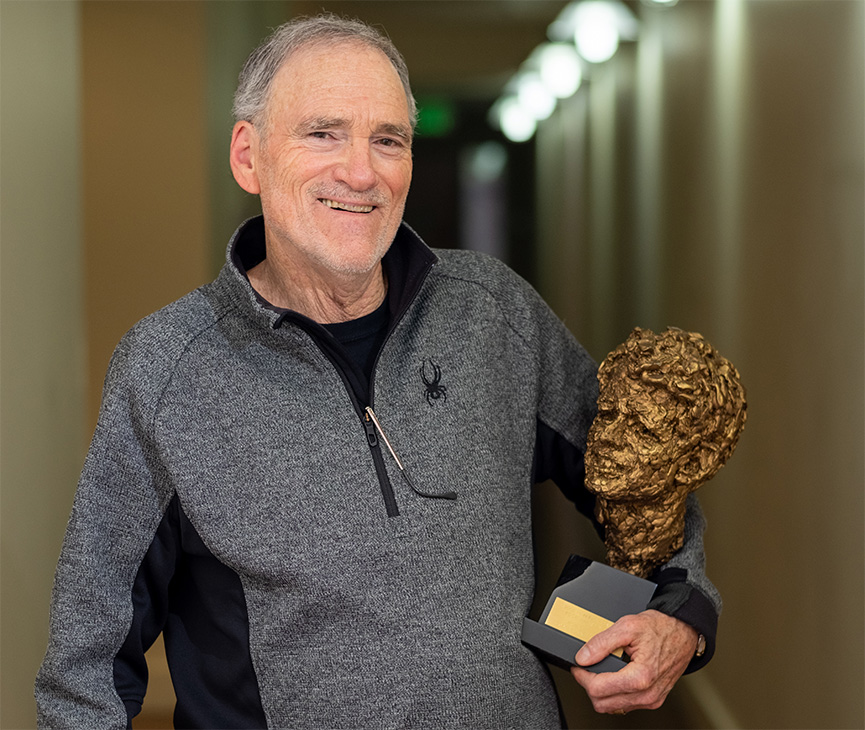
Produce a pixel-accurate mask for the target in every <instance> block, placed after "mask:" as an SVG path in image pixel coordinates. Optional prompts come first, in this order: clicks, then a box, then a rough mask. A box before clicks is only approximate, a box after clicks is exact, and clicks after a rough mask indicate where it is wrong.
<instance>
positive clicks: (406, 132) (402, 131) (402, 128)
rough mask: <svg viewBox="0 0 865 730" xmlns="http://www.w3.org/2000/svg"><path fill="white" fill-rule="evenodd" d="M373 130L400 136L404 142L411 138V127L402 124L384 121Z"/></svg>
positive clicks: (378, 132)
mask: <svg viewBox="0 0 865 730" xmlns="http://www.w3.org/2000/svg"><path fill="white" fill-rule="evenodd" d="M375 131H376V133H377V134H389V135H392V136H394V137H400V138H401V139H402V140H403V141H405V142H411V140H412V133H411V128H410V127H407V126H406V125H404V124H390V123H384V124H380V125H379V126H378V127H376V130H375Z"/></svg>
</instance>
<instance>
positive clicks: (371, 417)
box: [364, 406, 457, 499]
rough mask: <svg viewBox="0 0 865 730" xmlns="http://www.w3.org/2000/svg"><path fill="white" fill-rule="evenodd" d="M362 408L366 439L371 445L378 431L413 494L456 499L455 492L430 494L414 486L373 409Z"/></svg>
mask: <svg viewBox="0 0 865 730" xmlns="http://www.w3.org/2000/svg"><path fill="white" fill-rule="evenodd" d="M364 410H365V411H366V418H365V419H364V428H366V433H367V440H369V441H370V445H372V439H374V438H375V432H376V431H378V435H379V436H380V437H381V440H382V441H384V445H385V446H387V450H388V451H390V455H391V456H392V457H393V460H394V461H395V462H396V465H397V467H398V468H399V473H400V474H402V476H403V479H405V480H406V482H407V483H408V485H409V486H410V487H411V488H412V491H413V492H414V493H415V494H417V495H419V496H421V497H427V498H429V499H456V498H457V495H456V492H443V493H442V494H432V493H430V492H424V491H422V490H420V489H418V488H417V487H416V486H415V483H414V481H412V478H411V476H410V475H409V473H408V470H407V469H406V468H405V466H403V463H402V461H400V458H399V457H398V456H397V455H396V451H394V448H393V446H391V445H390V441H388V438H387V436H385V434H384V430H382V427H381V424H380V423H379V421H378V418H376V415H375V411H373V410H372V408H370V407H369V406H367V407H366V408H365V409H364ZM370 421H372V423H370ZM370 431H372V433H371V434H370Z"/></svg>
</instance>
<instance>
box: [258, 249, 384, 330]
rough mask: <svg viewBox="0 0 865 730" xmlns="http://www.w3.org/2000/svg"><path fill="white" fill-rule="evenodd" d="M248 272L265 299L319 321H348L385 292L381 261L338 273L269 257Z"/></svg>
mask: <svg viewBox="0 0 865 730" xmlns="http://www.w3.org/2000/svg"><path fill="white" fill-rule="evenodd" d="M247 275H248V276H249V282H250V283H251V284H252V287H253V289H255V290H256V291H257V292H258V293H259V294H260V295H261V296H262V297H264V299H266V300H267V301H268V302H270V303H271V304H273V305H274V306H277V307H282V308H284V309H291V310H294V311H295V312H299V313H300V314H303V315H305V316H307V317H309V318H310V319H312V320H314V321H315V322H319V323H320V324H332V323H335V322H348V321H350V320H353V319H358V318H360V317H363V316H364V315H366V314H369V313H371V312H374V311H375V310H376V309H378V307H379V306H380V305H381V303H382V302H383V301H384V297H385V294H386V293H387V282H386V280H385V277H384V270H383V268H382V265H381V262H379V263H378V265H377V266H376V267H375V268H373V269H372V270H371V271H369V272H366V273H363V274H337V273H334V272H322V271H320V270H316V269H310V268H301V267H297V266H291V265H290V263H289V262H288V261H280V260H277V259H275V258H271V257H268V258H266V259H265V260H264V261H262V262H261V263H260V264H258V265H257V266H255V267H253V268H252V269H250V270H249V271H248V272H247Z"/></svg>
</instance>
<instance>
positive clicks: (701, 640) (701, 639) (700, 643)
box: [694, 634, 706, 657]
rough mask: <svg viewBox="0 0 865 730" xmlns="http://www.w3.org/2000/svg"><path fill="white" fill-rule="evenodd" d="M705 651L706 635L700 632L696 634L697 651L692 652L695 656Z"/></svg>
mask: <svg viewBox="0 0 865 730" xmlns="http://www.w3.org/2000/svg"><path fill="white" fill-rule="evenodd" d="M705 653H706V637H705V636H703V635H702V634H697V651H695V652H694V656H695V657H701V656H703V654H705Z"/></svg>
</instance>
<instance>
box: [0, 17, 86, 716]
mask: <svg viewBox="0 0 865 730" xmlns="http://www.w3.org/2000/svg"><path fill="white" fill-rule="evenodd" d="M78 31H79V18H78V9H77V7H76V6H75V4H73V3H67V2H38V3H37V2H6V1H4V2H2V3H0V95H2V96H0V126H2V137H0V158H2V162H3V164H2V169H0V211H2V217H0V240H2V244H3V247H2V256H0V262H2V263H0V311H2V314H3V319H2V328H0V370H2V380H0V403H2V414H3V418H2V423H0V487H2V509H0V540H2V543H0V545H2V547H0V580H2V587H0V618H2V624H0V647H2V654H0V678H2V686H0V727H3V728H25V727H32V723H33V717H34V712H35V703H34V701H33V678H34V676H35V675H36V669H37V667H38V666H39V662H40V661H41V660H42V656H43V654H44V652H45V646H46V638H47V622H48V601H49V593H50V590H51V576H52V575H53V573H54V566H55V565H56V563H57V555H58V554H59V551H60V543H61V541H62V539H63V529H64V527H65V525H66V519H67V518H68V516H69V507H70V505H71V500H72V493H73V491H74V489H75V483H76V481H77V480H78V473H79V472H80V470H81V461H82V456H83V453H84V449H85V448H86V446H87V440H88V439H89V435H90V434H89V432H88V428H87V423H86V418H85V407H84V406H85V367H86V362H85V357H86V349H85V344H84V343H85V340H84V320H83V315H82V313H83V293H84V292H83V284H82V273H83V264H82V259H81V197H82V191H81V180H80V175H81V158H80V140H81V125H80V120H79V113H80V110H81V104H80V99H79V94H78V92H79V88H80V78H81V76H80V68H81V66H80V61H79V50H80V45H79V35H78Z"/></svg>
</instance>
